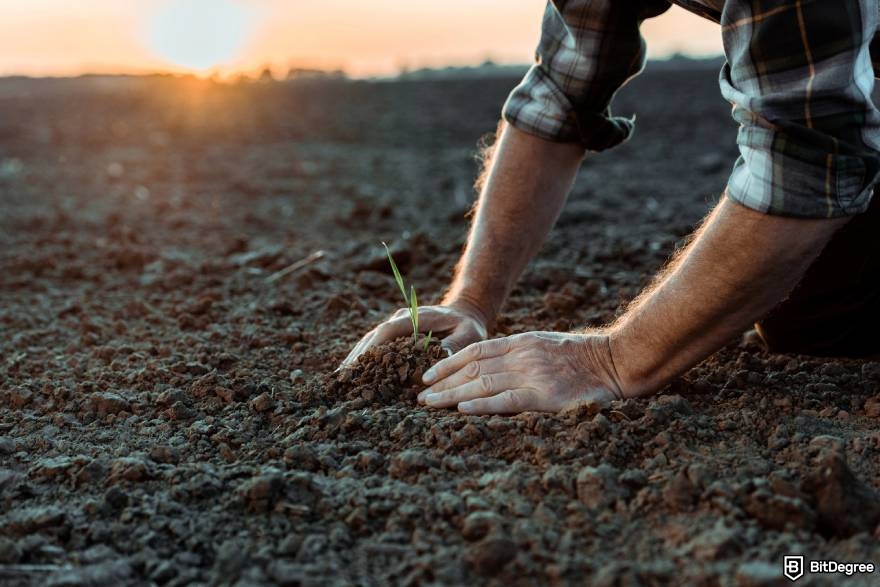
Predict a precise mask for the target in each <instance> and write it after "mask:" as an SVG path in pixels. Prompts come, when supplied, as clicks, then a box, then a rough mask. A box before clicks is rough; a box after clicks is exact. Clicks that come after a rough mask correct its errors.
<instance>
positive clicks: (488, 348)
mask: <svg viewBox="0 0 880 587" xmlns="http://www.w3.org/2000/svg"><path fill="white" fill-rule="evenodd" d="M508 352H510V337H504V338H495V339H492V340H485V341H482V342H476V343H474V344H471V345H470V346H468V347H467V348H465V349H464V350H463V351H460V352H458V353H455V354H454V355H452V356H451V357H449V358H448V359H443V360H442V361H440V362H439V363H437V364H436V365H434V366H433V367H431V368H430V369H428V370H427V372H425V375H424V377H423V378H422V381H423V382H424V383H425V384H426V385H431V384H432V383H434V382H436V381H440V380H441V379H445V378H446V377H449V376H450V375H452V374H453V373H455V372H456V371H458V370H459V369H461V368H463V367H464V366H465V365H467V364H468V363H471V362H474V361H479V360H481V359H490V358H493V357H498V356H501V355H505V354H507V353H508Z"/></svg>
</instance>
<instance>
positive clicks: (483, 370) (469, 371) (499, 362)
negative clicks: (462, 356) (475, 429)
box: [417, 356, 515, 401]
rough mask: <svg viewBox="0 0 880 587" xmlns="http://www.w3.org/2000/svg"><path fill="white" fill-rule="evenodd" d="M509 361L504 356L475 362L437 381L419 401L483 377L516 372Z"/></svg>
mask: <svg viewBox="0 0 880 587" xmlns="http://www.w3.org/2000/svg"><path fill="white" fill-rule="evenodd" d="M507 363H508V361H507V360H506V359H505V357H504V356H501V357H493V358H491V359H485V360H483V361H473V362H471V363H468V364H467V365H465V366H464V368H462V369H459V370H458V371H456V372H455V373H453V374H452V375H450V376H449V377H445V378H443V379H441V380H439V381H437V382H436V383H435V384H434V385H432V386H431V387H429V388H427V389H425V390H424V391H422V393H420V394H419V396H418V398H417V399H418V400H419V401H421V400H422V399H424V396H426V395H428V394H429V393H440V392H441V391H447V390H449V389H455V388H456V387H459V386H462V385H464V384H465V383H468V382H470V381H473V380H474V379H478V378H479V377H480V376H481V375H494V374H498V373H504V372H514V371H515V369H513V368H512V366H511V365H508V364H507Z"/></svg>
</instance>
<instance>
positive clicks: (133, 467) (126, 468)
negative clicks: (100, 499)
mask: <svg viewBox="0 0 880 587" xmlns="http://www.w3.org/2000/svg"><path fill="white" fill-rule="evenodd" d="M150 477H151V473H150V469H149V467H148V466H147V463H146V462H144V461H143V460H141V459H139V458H135V457H121V458H118V459H116V460H115V461H113V464H111V465H110V478H109V481H110V482H113V481H120V480H123V481H132V482H135V483H137V482H140V481H146V480H147V479H149V478H150Z"/></svg>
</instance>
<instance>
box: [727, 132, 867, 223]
mask: <svg viewBox="0 0 880 587" xmlns="http://www.w3.org/2000/svg"><path fill="white" fill-rule="evenodd" d="M740 133H741V134H740V141H739V142H740V153H741V156H740V158H739V159H738V160H737V161H736V164H735V165H734V167H733V171H732V173H731V175H730V179H729V181H728V184H727V195H728V197H730V198H731V199H733V200H734V201H736V202H738V203H740V204H742V205H743V206H746V207H747V208H751V209H753V210H756V211H758V212H763V213H765V214H771V215H775V216H790V217H796V218H840V217H846V216H853V215H856V214H860V213H862V212H864V211H866V210H867V209H868V206H869V204H870V203H871V198H872V197H873V195H874V185H875V184H876V183H877V181H878V179H880V177H878V175H880V174H878V169H880V166H878V157H877V155H876V154H873V153H867V152H865V153H855V154H841V153H825V152H821V151H817V150H816V149H815V147H813V148H810V147H808V146H807V145H798V144H797V143H796V142H795V141H793V140H792V139H791V137H786V139H787V140H786V139H783V137H781V136H775V137H774V136H772V135H771V133H769V132H767V131H765V130H764V129H760V128H751V129H742V130H741V131H740ZM743 134H748V135H750V136H749V137H747V140H743ZM767 141H770V143H769V144H765V143H767ZM780 145H784V146H785V149H784V151H783V150H782V148H781V146H780ZM774 146H775V148H774Z"/></svg>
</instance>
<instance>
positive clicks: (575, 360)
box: [418, 332, 623, 414]
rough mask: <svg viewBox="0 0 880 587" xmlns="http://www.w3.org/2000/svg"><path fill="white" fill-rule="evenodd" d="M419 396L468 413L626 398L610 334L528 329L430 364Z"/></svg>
mask: <svg viewBox="0 0 880 587" xmlns="http://www.w3.org/2000/svg"><path fill="white" fill-rule="evenodd" d="M424 383H425V384H426V385H430V387H429V388H428V389H426V390H424V391H423V392H422V393H420V394H419V397H418V401H419V402H420V403H422V404H425V405H427V406H429V407H434V408H448V407H452V406H458V409H459V411H461V412H465V413H468V414H515V413H519V412H527V411H541V412H558V411H561V410H564V409H567V408H570V407H573V406H576V405H578V404H581V403H585V402H588V401H594V400H600V401H604V400H613V399H616V398H622V397H623V394H622V392H621V388H620V385H619V383H618V377H617V373H616V371H615V368H614V361H613V359H612V357H611V349H610V345H609V342H608V336H607V335H606V334H602V333H588V334H567V333H560V332H527V333H524V334H516V335H513V336H507V337H504V338H497V339H493V340H487V341H483V342H477V343H474V344H472V345H470V346H468V347H467V348H465V349H464V350H462V351H460V352H458V353H456V354H455V355H453V356H451V357H449V358H448V359H444V360H442V361H440V362H439V363H437V364H436V365H434V367H433V368H431V369H429V370H428V371H427V372H426V373H425V376H424Z"/></svg>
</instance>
